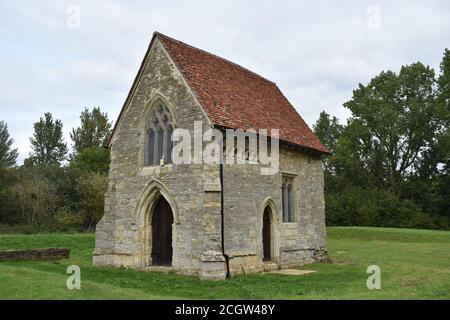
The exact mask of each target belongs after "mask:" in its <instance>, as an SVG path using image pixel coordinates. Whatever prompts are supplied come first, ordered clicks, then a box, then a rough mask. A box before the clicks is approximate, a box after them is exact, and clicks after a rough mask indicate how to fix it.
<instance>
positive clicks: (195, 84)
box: [155, 33, 329, 153]
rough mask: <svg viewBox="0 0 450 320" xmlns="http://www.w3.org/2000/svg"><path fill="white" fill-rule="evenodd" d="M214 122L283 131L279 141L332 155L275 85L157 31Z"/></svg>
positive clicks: (229, 125) (244, 128)
mask: <svg viewBox="0 0 450 320" xmlns="http://www.w3.org/2000/svg"><path fill="white" fill-rule="evenodd" d="M155 36H157V37H158V39H159V40H160V42H161V43H162V44H163V45H164V47H165V48H166V50H167V52H168V53H169V55H170V56H171V58H172V60H173V61H174V62H175V64H176V65H177V67H178V69H179V70H180V72H181V73H182V75H183V76H184V78H185V80H186V82H187V83H188V85H189V86H190V87H191V89H192V90H193V92H194V93H195V95H196V96H197V99H198V100H199V102H200V103H201V104H202V106H203V108H204V110H205V111H206V113H207V114H208V116H209V118H210V119H211V121H212V122H213V125H215V126H220V127H226V128H234V129H242V130H247V129H250V128H253V129H268V130H269V129H279V132H280V139H281V140H284V141H287V142H289V143H292V144H295V145H299V146H302V147H306V148H308V149H313V150H317V151H320V152H324V153H329V150H328V149H327V148H326V147H325V146H324V145H323V144H322V143H321V142H320V141H319V139H318V138H317V137H316V136H315V135H314V133H313V132H312V131H311V129H310V128H309V127H308V125H307V124H306V122H305V121H304V120H303V119H302V117H301V116H300V115H299V114H298V113H297V111H296V110H295V109H294V107H293V106H292V105H291V104H290V103H289V101H288V100H287V99H286V97H285V96H284V95H283V94H282V93H281V91H280V89H279V88H278V87H277V85H276V84H275V83H273V82H272V81H269V80H267V79H265V78H263V77H261V76H259V75H258V74H256V73H254V72H252V71H250V70H248V69H245V68H243V67H241V66H239V65H237V64H235V63H233V62H230V61H228V60H225V59H223V58H220V57H218V56H216V55H213V54H211V53H208V52H206V51H203V50H200V49H197V48H195V47H192V46H190V45H188V44H185V43H183V42H181V41H178V40H175V39H172V38H170V37H168V36H165V35H163V34H160V33H155Z"/></svg>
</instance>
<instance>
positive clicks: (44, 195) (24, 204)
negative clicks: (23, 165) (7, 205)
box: [13, 169, 59, 228]
mask: <svg viewBox="0 0 450 320" xmlns="http://www.w3.org/2000/svg"><path fill="white" fill-rule="evenodd" d="M13 190H14V194H15V196H16V199H17V202H18V205H19V207H20V210H21V212H22V216H23V219H24V220H25V221H26V222H27V223H28V225H29V226H31V227H33V228H35V227H39V226H41V225H42V224H44V223H46V222H49V220H50V219H51V218H52V215H53V214H54V212H55V210H56V208H57V207H58V203H59V199H58V196H57V193H56V189H55V188H54V186H53V184H52V182H51V181H50V180H49V179H47V178H46V177H45V176H43V175H41V174H38V173H36V172H35V171H33V170H30V169H24V170H22V172H21V173H20V176H19V179H18V181H17V183H16V184H15V186H14V187H13Z"/></svg>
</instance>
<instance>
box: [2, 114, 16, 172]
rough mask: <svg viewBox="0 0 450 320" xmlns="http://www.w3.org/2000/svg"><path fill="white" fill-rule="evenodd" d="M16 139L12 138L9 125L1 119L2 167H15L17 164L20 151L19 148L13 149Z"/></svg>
mask: <svg viewBox="0 0 450 320" xmlns="http://www.w3.org/2000/svg"><path fill="white" fill-rule="evenodd" d="M13 143H14V140H13V139H12V138H10V136H9V132H8V125H7V124H6V123H5V122H4V121H0V168H6V167H13V166H14V165H15V164H16V161H17V157H18V155H19V153H18V152H17V149H11V147H12V145H13Z"/></svg>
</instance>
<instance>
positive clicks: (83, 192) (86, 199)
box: [77, 172, 108, 230]
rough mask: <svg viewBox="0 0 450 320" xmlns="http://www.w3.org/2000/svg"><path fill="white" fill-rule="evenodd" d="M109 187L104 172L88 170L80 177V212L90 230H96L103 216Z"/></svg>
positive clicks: (78, 187) (78, 186)
mask: <svg viewBox="0 0 450 320" xmlns="http://www.w3.org/2000/svg"><path fill="white" fill-rule="evenodd" d="M107 187H108V179H107V177H106V175H103V174H99V173H95V172H87V173H85V174H83V175H82V176H81V177H80V178H79V179H78V185H77V189H78V192H79V194H80V213H81V215H82V217H83V220H84V224H85V225H86V226H87V228H88V230H94V229H95V226H96V225H97V223H98V222H99V221H100V219H101V217H102V216H103V212H104V204H105V192H106V189H107Z"/></svg>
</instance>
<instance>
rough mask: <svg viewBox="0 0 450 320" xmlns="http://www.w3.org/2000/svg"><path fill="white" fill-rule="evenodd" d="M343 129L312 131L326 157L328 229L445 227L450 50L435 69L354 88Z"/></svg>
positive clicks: (331, 125)
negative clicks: (349, 114) (320, 143)
mask: <svg viewBox="0 0 450 320" xmlns="http://www.w3.org/2000/svg"><path fill="white" fill-rule="evenodd" d="M344 107H345V108H347V109H348V110H350V112H351V116H350V118H349V119H348V120H347V123H346V124H341V123H339V121H338V119H337V118H336V117H334V116H330V115H329V114H327V113H326V112H322V113H321V114H320V117H319V119H318V120H317V122H316V123H315V125H314V127H313V129H314V132H315V134H316V135H317V136H318V137H319V139H320V140H321V141H322V142H323V143H324V144H325V145H326V146H327V147H328V148H329V149H330V150H331V151H332V155H331V156H330V157H328V158H326V159H325V160H324V165H325V205H326V218H327V223H328V225H358V226H386V227H411V228H433V229H449V227H450V178H449V169H450V163H449V161H450V160H449V159H450V132H449V126H450V51H449V50H448V49H446V50H445V52H444V55H443V59H442V62H441V64H440V72H439V74H437V75H436V73H435V71H434V70H433V69H432V68H430V67H429V66H425V65H424V64H422V63H421V62H417V63H413V64H410V65H406V66H403V67H402V68H401V69H400V72H398V73H395V72H392V71H383V72H381V73H380V74H379V75H377V76H376V77H374V78H373V79H372V80H371V81H370V82H369V83H368V84H366V85H362V84H359V86H358V88H357V89H355V90H354V91H353V96H352V98H351V99H350V100H349V101H347V102H346V103H345V104H344Z"/></svg>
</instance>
